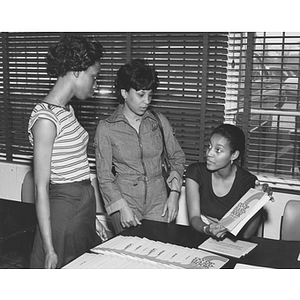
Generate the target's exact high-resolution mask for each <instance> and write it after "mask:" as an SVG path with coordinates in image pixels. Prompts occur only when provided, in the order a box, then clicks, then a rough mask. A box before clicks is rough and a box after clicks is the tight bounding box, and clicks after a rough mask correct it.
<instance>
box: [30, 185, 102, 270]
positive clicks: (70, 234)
mask: <svg viewBox="0 0 300 300" xmlns="http://www.w3.org/2000/svg"><path fill="white" fill-rule="evenodd" d="M49 194H50V218H51V221H50V222H51V230H52V243H53V246H54V249H55V252H56V254H57V256H58V265H57V268H61V267H62V266H64V265H65V264H67V263H69V262H70V261H71V260H73V259H75V258H76V257H78V256H80V255H81V254H83V253H84V252H86V251H88V250H89V249H91V248H92V247H94V246H96V245H98V244H100V243H101V239H100V238H99V236H98V235H97V234H96V227H95V218H96V200H95V193H94V188H93V187H92V185H91V183H90V181H89V180H86V181H82V182H74V183H66V184H53V185H51V186H50V192H49ZM44 264H45V253H44V250H43V243H42V238H41V233H40V230H39V228H38V229H37V233H36V236H35V241H34V245H33V251H32V254H31V261H30V267H31V268H44Z"/></svg>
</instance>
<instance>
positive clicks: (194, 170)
mask: <svg viewBox="0 0 300 300" xmlns="http://www.w3.org/2000/svg"><path fill="white" fill-rule="evenodd" d="M204 172H206V166H205V163H201V162H195V163H192V164H190V165H189V166H188V167H187V169H186V177H192V178H193V177H194V176H195V175H200V174H202V173H204Z"/></svg>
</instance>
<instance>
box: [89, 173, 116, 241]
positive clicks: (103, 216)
mask: <svg viewBox="0 0 300 300" xmlns="http://www.w3.org/2000/svg"><path fill="white" fill-rule="evenodd" d="M91 184H92V186H93V188H94V191H95V197H96V217H97V219H98V220H99V221H100V222H101V223H102V224H103V226H104V227H105V229H106V231H107V235H108V237H109V238H111V237H113V236H114V235H115V231H114V228H113V225H112V222H111V218H110V216H109V215H108V214H107V213H106V211H105V208H104V202H103V199H102V196H101V193H100V190H99V185H98V179H97V177H96V176H95V175H94V174H92V175H91Z"/></svg>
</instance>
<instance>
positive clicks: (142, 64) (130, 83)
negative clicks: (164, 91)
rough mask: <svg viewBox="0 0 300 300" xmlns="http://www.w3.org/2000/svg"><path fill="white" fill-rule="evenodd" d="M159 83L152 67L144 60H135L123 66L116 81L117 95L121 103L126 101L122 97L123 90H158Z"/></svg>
mask: <svg viewBox="0 0 300 300" xmlns="http://www.w3.org/2000/svg"><path fill="white" fill-rule="evenodd" d="M158 83H159V79H158V76H157V72H156V71H155V69H154V68H153V67H150V66H149V64H148V62H147V61H146V60H144V59H133V60H131V61H130V62H129V63H127V64H125V65H123V66H122V67H121V68H120V69H119V71H118V73H117V78H116V79H115V88H116V94H117V97H118V99H119V101H120V102H121V103H123V102H124V99H123V97H122V95H121V89H125V90H126V91H127V92H128V91H129V90H130V89H131V88H133V89H135V90H136V91H139V90H152V91H153V92H154V91H155V90H156V88H157V86H158Z"/></svg>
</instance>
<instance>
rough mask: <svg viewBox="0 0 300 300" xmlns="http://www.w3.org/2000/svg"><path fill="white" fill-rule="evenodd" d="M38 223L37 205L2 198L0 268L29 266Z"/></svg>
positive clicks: (0, 203) (0, 207)
mask: <svg viewBox="0 0 300 300" xmlns="http://www.w3.org/2000/svg"><path fill="white" fill-rule="evenodd" d="M36 224H37V218H36V212H35V206H34V204H32V203H24V202H19V201H14V200H7V199H1V198H0V268H11V267H13V266H14V268H28V267H29V256H30V252H31V249H32V245H33V239H34V235H35V230H36Z"/></svg>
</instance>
